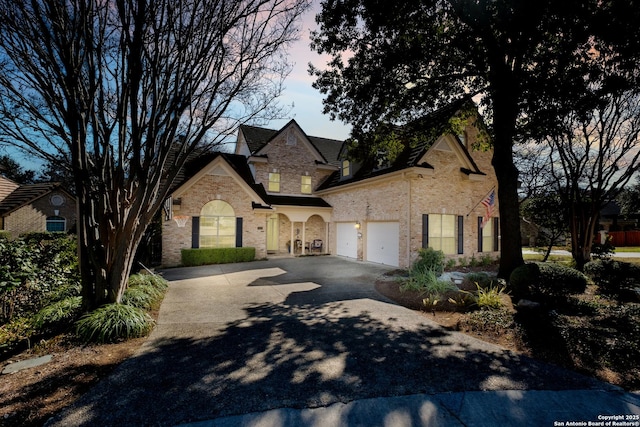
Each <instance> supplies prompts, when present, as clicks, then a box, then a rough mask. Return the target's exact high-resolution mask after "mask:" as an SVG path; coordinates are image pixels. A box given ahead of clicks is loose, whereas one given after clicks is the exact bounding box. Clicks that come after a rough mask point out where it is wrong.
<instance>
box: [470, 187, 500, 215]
mask: <svg viewBox="0 0 640 427" xmlns="http://www.w3.org/2000/svg"><path fill="white" fill-rule="evenodd" d="M495 189H496V186H495V185H494V186H493V187H491V190H489V191H488V192H487V194H485V195H484V197H483V198H481V199H480V201H479V202H478V203H476V204H475V205H473V207H472V208H471V210H470V211H469V213H468V214H467V216H469V215H471V212H473V211H474V210H475V208H477V207H478V205H479V204H480V203H482V201H483V200H485V199H486V198H487V197H488V196H489V194H491V192H492V191H494V190H495Z"/></svg>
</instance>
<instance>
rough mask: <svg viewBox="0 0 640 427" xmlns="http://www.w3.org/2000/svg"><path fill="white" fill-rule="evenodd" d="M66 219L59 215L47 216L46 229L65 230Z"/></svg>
mask: <svg viewBox="0 0 640 427" xmlns="http://www.w3.org/2000/svg"><path fill="white" fill-rule="evenodd" d="M66 229H67V220H66V219H64V218H63V217H61V216H48V217H47V231H66Z"/></svg>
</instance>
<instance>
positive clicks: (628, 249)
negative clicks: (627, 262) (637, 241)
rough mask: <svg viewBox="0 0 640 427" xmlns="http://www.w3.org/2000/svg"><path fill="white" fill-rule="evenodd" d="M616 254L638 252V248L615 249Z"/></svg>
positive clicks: (639, 247)
mask: <svg viewBox="0 0 640 427" xmlns="http://www.w3.org/2000/svg"><path fill="white" fill-rule="evenodd" d="M615 251H616V252H640V246H625V247H622V248H616V249H615Z"/></svg>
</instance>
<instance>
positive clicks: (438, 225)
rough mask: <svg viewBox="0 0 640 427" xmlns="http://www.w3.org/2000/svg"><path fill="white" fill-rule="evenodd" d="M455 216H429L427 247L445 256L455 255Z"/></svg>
mask: <svg viewBox="0 0 640 427" xmlns="http://www.w3.org/2000/svg"><path fill="white" fill-rule="evenodd" d="M456 238H457V236H456V216H455V215H438V214H430V215H429V247H431V248H433V249H435V250H440V251H442V252H444V253H445V254H447V255H451V254H455V253H456Z"/></svg>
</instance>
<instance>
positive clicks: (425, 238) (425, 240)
mask: <svg viewBox="0 0 640 427" xmlns="http://www.w3.org/2000/svg"><path fill="white" fill-rule="evenodd" d="M422 247H423V248H428V247H429V215H427V214H424V215H422Z"/></svg>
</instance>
